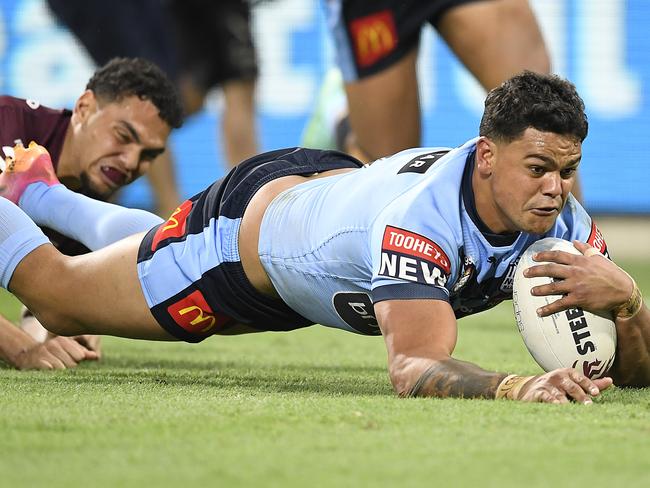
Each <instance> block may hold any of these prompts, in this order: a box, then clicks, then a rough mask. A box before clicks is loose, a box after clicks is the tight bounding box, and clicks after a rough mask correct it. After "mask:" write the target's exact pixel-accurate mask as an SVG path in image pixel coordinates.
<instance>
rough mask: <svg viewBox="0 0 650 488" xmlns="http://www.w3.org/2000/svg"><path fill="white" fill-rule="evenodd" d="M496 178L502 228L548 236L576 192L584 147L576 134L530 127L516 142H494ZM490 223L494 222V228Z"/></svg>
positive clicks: (493, 174)
mask: <svg viewBox="0 0 650 488" xmlns="http://www.w3.org/2000/svg"><path fill="white" fill-rule="evenodd" d="M493 144H494V154H493V159H494V162H493V163H494V164H493V165H492V172H491V175H490V184H491V188H492V192H491V194H492V198H493V200H494V202H493V203H494V205H493V207H494V208H493V210H494V212H493V213H494V216H495V219H496V222H497V227H498V226H501V228H500V229H499V230H497V229H493V230H494V231H495V232H517V231H524V232H530V233H533V234H543V233H545V232H547V231H548V230H549V229H550V228H551V227H552V226H553V224H554V223H555V219H556V218H557V217H558V216H559V215H560V212H561V211H562V209H563V208H564V205H565V203H566V201H567V198H568V196H569V192H570V191H571V189H572V188H573V185H574V183H575V179H576V171H577V167H578V164H579V163H580V158H581V156H582V144H581V142H580V141H579V140H578V139H576V138H575V137H573V136H566V135H559V134H555V133H552V132H542V131H539V130H537V129H533V128H528V129H526V131H525V132H524V133H523V135H522V136H521V137H520V138H519V139H516V140H515V141H512V142H508V143H506V142H503V143H499V142H497V143H493ZM488 225H489V224H488Z"/></svg>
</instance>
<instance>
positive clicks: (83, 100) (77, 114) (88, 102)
mask: <svg viewBox="0 0 650 488" xmlns="http://www.w3.org/2000/svg"><path fill="white" fill-rule="evenodd" d="M96 110H97V98H96V97H95V94H94V93H93V91H92V90H86V91H84V92H83V93H82V94H81V96H80V97H79V98H77V101H76V102H75V104H74V108H73V109H72V119H73V121H75V122H78V123H81V122H84V121H86V120H87V119H88V117H90V115H91V114H93V113H94V112H95V111H96Z"/></svg>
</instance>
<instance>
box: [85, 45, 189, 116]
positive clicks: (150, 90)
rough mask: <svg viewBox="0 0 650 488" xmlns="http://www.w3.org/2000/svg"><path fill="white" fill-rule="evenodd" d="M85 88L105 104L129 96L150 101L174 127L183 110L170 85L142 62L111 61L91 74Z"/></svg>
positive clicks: (173, 88) (137, 59)
mask: <svg viewBox="0 0 650 488" xmlns="http://www.w3.org/2000/svg"><path fill="white" fill-rule="evenodd" d="M86 89H88V90H92V91H93V93H94V94H95V96H96V97H98V98H99V99H100V100H104V101H107V102H116V101H117V102H119V101H121V100H122V99H123V98H125V97H130V96H137V97H139V98H140V99H141V100H150V101H151V103H153V104H154V105H155V106H156V108H157V109H158V112H159V113H160V118H161V119H162V120H164V121H165V122H166V123H167V124H168V125H169V126H170V127H173V128H178V127H180V126H181V125H182V123H183V108H182V106H181V102H180V98H179V96H178V92H177V91H176V88H175V87H174V84H173V83H172V82H171V81H170V80H169V78H168V77H167V75H165V73H163V71H162V70H161V69H160V68H159V67H158V66H156V65H155V64H154V63H152V62H151V61H147V60H146V59H143V58H113V59H111V60H110V61H109V62H108V63H106V64H105V65H104V66H102V67H100V68H99V69H97V71H95V73H94V74H93V76H92V78H90V80H89V81H88V84H87V85H86Z"/></svg>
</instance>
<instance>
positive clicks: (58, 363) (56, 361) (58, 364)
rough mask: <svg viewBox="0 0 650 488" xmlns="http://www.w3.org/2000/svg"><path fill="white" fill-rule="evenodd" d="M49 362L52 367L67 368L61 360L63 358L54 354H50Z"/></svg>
mask: <svg viewBox="0 0 650 488" xmlns="http://www.w3.org/2000/svg"><path fill="white" fill-rule="evenodd" d="M47 362H48V363H50V364H51V365H52V369H66V366H65V363H64V362H63V361H61V358H59V357H58V356H56V355H54V354H50V356H49V357H48V359H47Z"/></svg>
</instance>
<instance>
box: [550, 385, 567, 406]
mask: <svg viewBox="0 0 650 488" xmlns="http://www.w3.org/2000/svg"><path fill="white" fill-rule="evenodd" d="M549 393H550V394H551V396H552V397H553V398H555V399H556V400H557V403H569V399H568V398H567V396H566V394H565V392H564V391H563V390H562V389H560V388H556V387H555V386H551V387H549Z"/></svg>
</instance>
